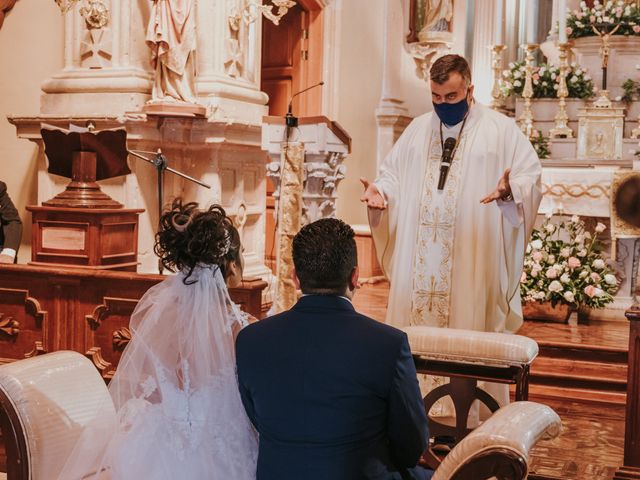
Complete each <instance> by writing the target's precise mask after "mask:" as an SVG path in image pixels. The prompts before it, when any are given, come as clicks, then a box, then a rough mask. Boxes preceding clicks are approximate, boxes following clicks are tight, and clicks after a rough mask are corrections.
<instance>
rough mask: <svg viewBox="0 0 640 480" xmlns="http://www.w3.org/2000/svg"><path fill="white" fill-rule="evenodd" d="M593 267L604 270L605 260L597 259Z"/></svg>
mask: <svg viewBox="0 0 640 480" xmlns="http://www.w3.org/2000/svg"><path fill="white" fill-rule="evenodd" d="M591 266H592V267H593V268H597V269H598V270H600V269H602V268H604V260H602V259H601V258H596V259H595V260H594V261H593V263H592V264H591Z"/></svg>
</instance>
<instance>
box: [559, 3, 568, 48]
mask: <svg viewBox="0 0 640 480" xmlns="http://www.w3.org/2000/svg"><path fill="white" fill-rule="evenodd" d="M558 15H559V19H560V22H559V23H560V26H559V27H558V41H559V42H560V43H567V0H560V2H559V12H558Z"/></svg>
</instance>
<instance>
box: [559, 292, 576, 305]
mask: <svg viewBox="0 0 640 480" xmlns="http://www.w3.org/2000/svg"><path fill="white" fill-rule="evenodd" d="M562 296H563V297H564V299H565V300H566V301H567V302H569V303H573V302H574V300H575V298H574V296H573V292H569V291H566V292H564V295H562Z"/></svg>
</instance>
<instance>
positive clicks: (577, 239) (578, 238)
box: [576, 234, 584, 243]
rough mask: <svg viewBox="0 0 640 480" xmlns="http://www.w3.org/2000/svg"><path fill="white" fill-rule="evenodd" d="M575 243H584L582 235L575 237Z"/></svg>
mask: <svg viewBox="0 0 640 480" xmlns="http://www.w3.org/2000/svg"><path fill="white" fill-rule="evenodd" d="M576 243H584V235H582V234H579V235H576Z"/></svg>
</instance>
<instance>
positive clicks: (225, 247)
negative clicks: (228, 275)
mask: <svg viewBox="0 0 640 480" xmlns="http://www.w3.org/2000/svg"><path fill="white" fill-rule="evenodd" d="M230 249H231V236H230V235H225V237H224V245H222V252H220V253H221V254H222V255H221V256H223V257H224V256H225V255H226V254H227V253H229V250H230Z"/></svg>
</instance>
